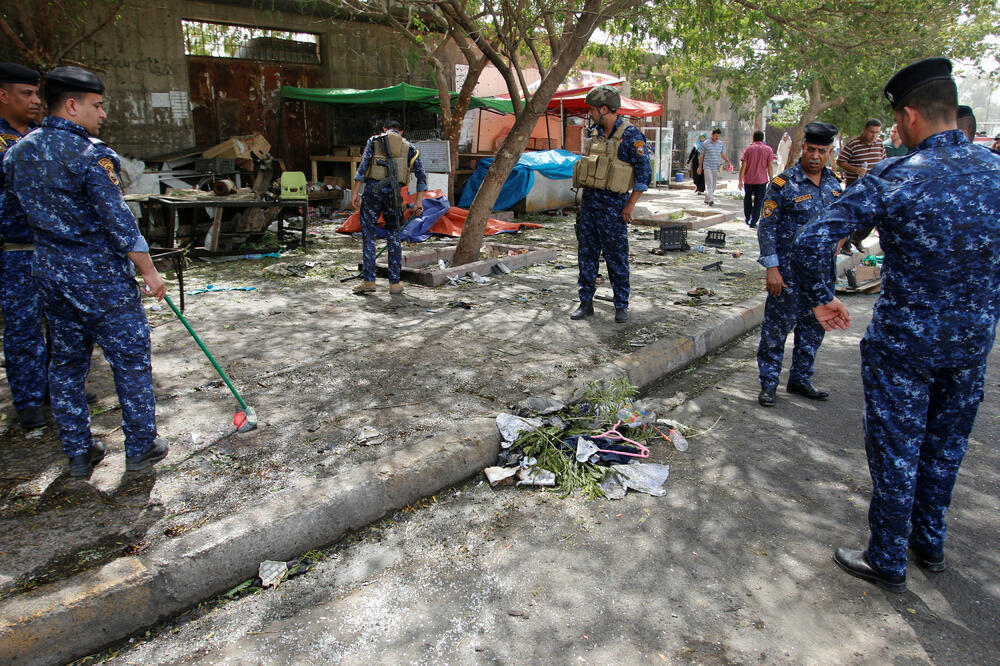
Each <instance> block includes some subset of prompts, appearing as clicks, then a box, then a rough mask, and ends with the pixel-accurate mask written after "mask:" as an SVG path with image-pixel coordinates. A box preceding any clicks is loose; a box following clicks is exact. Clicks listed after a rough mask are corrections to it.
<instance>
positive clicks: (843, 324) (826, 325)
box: [813, 297, 851, 331]
mask: <svg viewBox="0 0 1000 666" xmlns="http://www.w3.org/2000/svg"><path fill="white" fill-rule="evenodd" d="M813 314H815V315H816V321H818V322H819V323H820V326H822V327H823V330H824V331H834V330H837V329H845V328H847V327H848V326H850V325H851V313H849V312H848V311H847V306H846V305H844V303H843V302H842V301H841V300H840V299H839V298H837V297H834V299H833V300H832V301H830V302H829V303H827V304H826V305H817V306H816V307H814V308H813Z"/></svg>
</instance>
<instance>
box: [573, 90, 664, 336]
mask: <svg viewBox="0 0 1000 666" xmlns="http://www.w3.org/2000/svg"><path fill="white" fill-rule="evenodd" d="M586 103H587V106H588V107H589V109H588V112H587V113H588V115H589V117H590V120H591V123H592V125H591V128H590V130H589V131H588V136H587V138H586V140H585V143H584V151H583V152H584V156H583V157H582V158H581V159H579V160H577V162H576V163H575V164H574V165H573V187H576V188H582V189H583V197H582V201H581V203H580V212H579V214H578V215H577V220H576V240H577V246H578V249H577V254H578V263H579V265H580V277H579V280H578V284H579V287H580V307H578V308H577V309H576V311H575V312H573V314H571V315H570V319H574V320H579V319H583V318H585V317H589V316H591V315H593V314H594V292H595V291H596V290H597V285H596V282H597V269H598V262H599V261H600V258H601V254H602V253H603V254H604V261H605V263H606V264H607V267H608V277H609V278H610V280H611V288H612V290H613V292H614V305H615V321H616V322H617V323H619V324H623V323H625V322H627V321H628V300H629V268H628V223H629V222H631V221H632V211H633V210H634V209H635V204H636V202H637V201H638V200H639V197H641V196H642V193H643V192H645V191H646V190H647V189H649V183H650V180H651V179H652V175H653V172H652V165H651V163H650V161H649V147H648V146H647V145H646V137H645V136H643V134H642V132H641V131H639V129H638V128H636V127H634V126H632V124H631V123H629V122H628V121H627V120H625V119H624V118H621V117H620V116H619V115H618V110H619V109H620V108H621V96H620V95H619V93H618V91H617V90H615V89H614V88H612V87H610V86H597V87H596V88H594V89H592V90H591V91H590V92H589V93H587V97H586Z"/></svg>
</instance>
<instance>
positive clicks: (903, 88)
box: [882, 58, 951, 108]
mask: <svg viewBox="0 0 1000 666" xmlns="http://www.w3.org/2000/svg"><path fill="white" fill-rule="evenodd" d="M944 79H948V80H949V81H950V80H951V61H950V60H948V59H947V58H927V59H926V60H920V61H918V62H915V63H913V64H912V65H907V66H906V67H904V68H903V69H901V70H899V71H898V72H896V73H895V74H893V76H892V78H891V79H889V83H887V84H885V89H884V90H883V91H882V94H884V95H885V98H886V99H887V100H889V103H890V104H892V108H896V105H897V104H899V103H900V102H902V101H903V100H904V99H905V98H906V96H907V95H909V94H910V93H911V92H913V91H914V90H916V89H917V88H919V87H920V86H922V85H924V84H925V83H930V82H931V81H943V80H944Z"/></svg>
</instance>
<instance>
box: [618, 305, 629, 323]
mask: <svg viewBox="0 0 1000 666" xmlns="http://www.w3.org/2000/svg"><path fill="white" fill-rule="evenodd" d="M627 321H628V308H615V323H616V324H624V323H625V322H627Z"/></svg>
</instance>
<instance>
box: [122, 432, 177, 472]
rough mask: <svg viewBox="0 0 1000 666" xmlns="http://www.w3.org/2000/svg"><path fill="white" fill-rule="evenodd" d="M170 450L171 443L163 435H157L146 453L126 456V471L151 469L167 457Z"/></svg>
mask: <svg viewBox="0 0 1000 666" xmlns="http://www.w3.org/2000/svg"><path fill="white" fill-rule="evenodd" d="M168 451H170V445H169V444H167V440H165V439H163V438H162V437H157V438H156V439H155V440H154V441H153V443H152V444H150V445H149V448H148V449H146V452H145V453H142V454H140V455H137V456H131V457H126V458H125V471H126V472H141V471H143V470H145V469H149V468H150V467H152V466H153V465H155V464H156V463H158V462H160V461H161V460H163V459H164V458H166V457H167V452H168Z"/></svg>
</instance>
